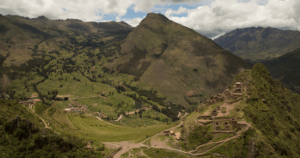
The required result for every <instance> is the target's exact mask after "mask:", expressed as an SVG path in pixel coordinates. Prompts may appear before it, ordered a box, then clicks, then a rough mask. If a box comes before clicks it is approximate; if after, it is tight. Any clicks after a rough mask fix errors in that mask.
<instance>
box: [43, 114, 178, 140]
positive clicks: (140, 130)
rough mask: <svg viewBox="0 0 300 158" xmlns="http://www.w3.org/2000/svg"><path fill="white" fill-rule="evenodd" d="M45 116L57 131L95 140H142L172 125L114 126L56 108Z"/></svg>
mask: <svg viewBox="0 0 300 158" xmlns="http://www.w3.org/2000/svg"><path fill="white" fill-rule="evenodd" d="M43 116H46V115H43ZM45 118H46V120H47V121H49V122H50V124H51V125H52V126H53V128H54V129H55V130H57V131H58V132H61V133H66V134H70V135H76V136H78V137H81V138H84V139H87V140H90V139H92V140H97V141H125V140H133V141H142V140H144V139H146V138H148V137H149V136H152V135H154V134H156V133H158V132H161V131H163V130H165V129H167V128H170V127H171V126H173V124H169V125H166V124H164V125H153V126H147V127H144V126H141V127H135V128H132V127H128V126H126V127H125V126H115V125H110V124H108V123H105V122H102V121H100V120H98V119H96V118H95V117H94V116H92V115H88V114H83V115H81V114H76V113H67V112H64V111H62V110H57V111H55V112H54V114H53V115H52V117H49V116H46V117H45Z"/></svg>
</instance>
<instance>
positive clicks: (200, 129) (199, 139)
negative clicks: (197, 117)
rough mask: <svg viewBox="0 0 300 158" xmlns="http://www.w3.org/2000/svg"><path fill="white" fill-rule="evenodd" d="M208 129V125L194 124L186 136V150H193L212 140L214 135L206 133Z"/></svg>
mask: <svg viewBox="0 0 300 158" xmlns="http://www.w3.org/2000/svg"><path fill="white" fill-rule="evenodd" d="M208 129H209V127H208V126H196V127H195V128H194V129H193V130H192V131H191V132H190V133H189V136H188V137H187V139H188V141H189V142H188V145H187V147H186V148H187V149H188V150H193V149H195V148H196V147H197V146H199V145H202V144H205V143H207V142H209V141H210V140H212V139H213V137H214V136H213V135H211V134H209V133H208Z"/></svg>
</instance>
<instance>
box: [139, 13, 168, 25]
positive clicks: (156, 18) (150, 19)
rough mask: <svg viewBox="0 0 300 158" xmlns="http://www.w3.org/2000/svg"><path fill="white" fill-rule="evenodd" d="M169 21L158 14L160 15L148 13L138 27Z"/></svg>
mask: <svg viewBox="0 0 300 158" xmlns="http://www.w3.org/2000/svg"><path fill="white" fill-rule="evenodd" d="M168 21H170V20H169V19H168V18H167V17H165V16H164V15H162V14H160V13H148V14H147V16H146V18H144V19H143V20H142V21H141V23H140V25H145V24H146V25H149V24H153V23H158V22H159V23H165V22H168Z"/></svg>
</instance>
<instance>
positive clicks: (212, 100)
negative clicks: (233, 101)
mask: <svg viewBox="0 0 300 158" xmlns="http://www.w3.org/2000/svg"><path fill="white" fill-rule="evenodd" d="M223 100H224V96H223V95H222V94H218V95H216V96H214V97H210V98H209V99H208V100H207V101H205V102H204V103H203V104H205V105H206V106H210V105H213V104H216V103H218V102H220V101H223Z"/></svg>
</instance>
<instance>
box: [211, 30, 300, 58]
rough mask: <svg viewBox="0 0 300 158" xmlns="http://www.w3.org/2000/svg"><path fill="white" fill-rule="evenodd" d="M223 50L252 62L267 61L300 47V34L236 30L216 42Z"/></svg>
mask: <svg viewBox="0 0 300 158" xmlns="http://www.w3.org/2000/svg"><path fill="white" fill-rule="evenodd" d="M214 41H215V42H216V43H218V44H219V45H220V46H221V47H222V48H224V49H226V50H229V51H231V52H232V53H233V54H235V55H237V56H239V57H241V58H243V59H245V60H248V61H250V62H253V63H256V62H263V61H267V60H270V59H273V58H276V57H279V56H281V55H284V54H285V53H288V52H291V51H293V50H295V49H297V48H299V47H300V32H299V31H290V30H279V29H275V28H270V27H267V28H263V27H257V28H255V27H251V28H243V29H236V30H233V31H231V32H229V33H226V34H225V35H223V36H220V37H219V38H217V39H215V40H214Z"/></svg>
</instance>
